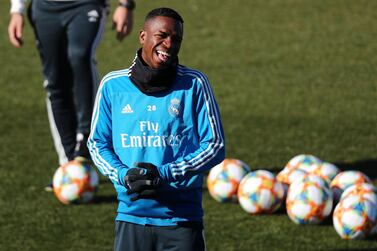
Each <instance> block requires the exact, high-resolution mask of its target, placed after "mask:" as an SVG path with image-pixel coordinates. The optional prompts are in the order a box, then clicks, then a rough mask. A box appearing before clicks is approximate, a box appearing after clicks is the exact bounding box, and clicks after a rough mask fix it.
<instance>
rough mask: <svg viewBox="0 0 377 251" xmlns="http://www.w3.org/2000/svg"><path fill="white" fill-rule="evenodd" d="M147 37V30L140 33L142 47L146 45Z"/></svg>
mask: <svg viewBox="0 0 377 251" xmlns="http://www.w3.org/2000/svg"><path fill="white" fill-rule="evenodd" d="M145 36H146V32H145V30H141V31H140V33H139V42H140V44H141V45H143V44H144V41H145Z"/></svg>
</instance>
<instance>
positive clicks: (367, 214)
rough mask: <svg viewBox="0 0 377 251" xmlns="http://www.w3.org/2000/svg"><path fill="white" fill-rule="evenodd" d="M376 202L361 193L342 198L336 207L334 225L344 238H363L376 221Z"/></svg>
mask: <svg viewBox="0 0 377 251" xmlns="http://www.w3.org/2000/svg"><path fill="white" fill-rule="evenodd" d="M376 211H377V207H376V204H374V203H373V202H371V201H369V200H368V199H366V198H364V197H363V196H359V195H350V196H347V197H345V198H344V199H342V200H341V201H340V202H339V203H338V205H337V206H336V207H335V210H334V214H333V225H334V228H335V230H336V232H337V233H338V234H339V236H340V237H341V238H342V239H346V240H347V239H362V238H365V237H366V236H368V235H369V233H370V232H371V231H372V229H373V226H374V225H375V223H376Z"/></svg>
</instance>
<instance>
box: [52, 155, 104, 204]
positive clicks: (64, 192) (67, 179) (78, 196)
mask: <svg viewBox="0 0 377 251" xmlns="http://www.w3.org/2000/svg"><path fill="white" fill-rule="evenodd" d="M98 183H99V178H98V175H97V172H96V171H95V170H94V168H93V167H91V166H90V165H89V164H88V163H84V162H80V161H75V160H73V161H70V162H68V163H66V164H64V165H62V166H60V167H59V168H58V169H57V170H56V172H55V174H54V177H53V189H54V194H55V196H56V197H57V198H58V200H59V201H60V202H62V203H63V204H73V203H88V202H90V201H91V200H92V199H93V197H94V195H95V193H96V191H97V189H98Z"/></svg>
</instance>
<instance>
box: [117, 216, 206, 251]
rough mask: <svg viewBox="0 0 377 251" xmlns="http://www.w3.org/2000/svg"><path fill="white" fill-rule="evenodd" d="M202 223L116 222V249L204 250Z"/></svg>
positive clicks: (135, 250) (154, 250)
mask: <svg viewBox="0 0 377 251" xmlns="http://www.w3.org/2000/svg"><path fill="white" fill-rule="evenodd" d="M204 250H205V241H204V229H203V224H202V223H197V224H195V223H193V224H190V223H189V224H179V225H177V226H167V227H160V226H150V225H147V226H144V225H137V224H133V223H129V222H124V221H116V222H115V242H114V251H204Z"/></svg>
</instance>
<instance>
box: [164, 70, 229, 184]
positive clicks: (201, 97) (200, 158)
mask: <svg viewBox="0 0 377 251" xmlns="http://www.w3.org/2000/svg"><path fill="white" fill-rule="evenodd" d="M190 74H194V75H195V76H196V78H197V81H199V83H200V84H199V88H198V90H197V93H196V97H197V100H196V107H195V108H194V109H196V110H194V111H193V112H195V117H196V120H197V133H198V135H199V148H198V149H196V150H195V151H194V152H192V153H190V154H188V155H186V156H182V157H180V158H178V159H177V160H175V161H174V162H171V163H167V164H165V165H163V166H162V167H161V169H160V174H161V176H162V178H163V179H164V180H166V181H168V182H174V181H177V180H181V179H184V178H186V177H188V176H191V175H194V174H197V173H201V172H204V171H206V170H209V169H210V168H212V167H213V166H215V165H216V164H218V163H220V162H221V161H222V160H223V159H224V156H225V141H224V132H223V128H222V123H221V118H220V113H219V109H218V106H217V103H216V100H215V98H214V95H213V92H212V89H211V86H210V84H209V81H208V79H207V77H206V76H205V75H203V74H202V73H200V72H198V71H192V72H190Z"/></svg>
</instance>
